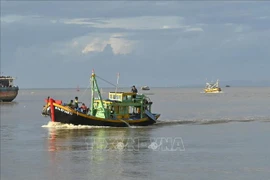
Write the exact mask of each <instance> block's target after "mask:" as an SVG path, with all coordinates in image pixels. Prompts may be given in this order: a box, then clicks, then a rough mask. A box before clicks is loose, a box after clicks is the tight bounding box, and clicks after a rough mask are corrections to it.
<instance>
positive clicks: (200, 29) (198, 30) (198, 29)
mask: <svg viewBox="0 0 270 180" xmlns="http://www.w3.org/2000/svg"><path fill="white" fill-rule="evenodd" d="M185 32H203V29H202V28H200V27H199V28H198V27H194V28H187V29H186V30H185Z"/></svg>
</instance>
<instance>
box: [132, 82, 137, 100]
mask: <svg viewBox="0 0 270 180" xmlns="http://www.w3.org/2000/svg"><path fill="white" fill-rule="evenodd" d="M131 92H133V93H136V94H137V93H138V90H137V88H136V87H135V86H134V85H133V86H132V88H131ZM136 94H134V95H132V98H133V99H134V101H135V98H136Z"/></svg>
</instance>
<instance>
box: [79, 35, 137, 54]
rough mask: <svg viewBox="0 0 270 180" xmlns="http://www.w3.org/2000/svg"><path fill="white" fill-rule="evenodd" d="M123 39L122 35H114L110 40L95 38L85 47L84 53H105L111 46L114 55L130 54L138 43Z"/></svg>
mask: <svg viewBox="0 0 270 180" xmlns="http://www.w3.org/2000/svg"><path fill="white" fill-rule="evenodd" d="M123 37H124V36H123V35H122V34H113V35H112V36H111V37H110V38H109V39H108V40H103V39H100V38H95V39H93V40H92V41H91V42H90V43H89V44H87V45H86V46H85V47H84V49H83V50H82V53H83V54H88V53H91V52H103V51H104V49H105V47H106V46H107V45H108V44H110V45H111V47H112V51H113V53H114V54H129V53H131V52H132V49H133V46H134V44H135V43H136V42H135V41H130V40H126V39H124V38H123Z"/></svg>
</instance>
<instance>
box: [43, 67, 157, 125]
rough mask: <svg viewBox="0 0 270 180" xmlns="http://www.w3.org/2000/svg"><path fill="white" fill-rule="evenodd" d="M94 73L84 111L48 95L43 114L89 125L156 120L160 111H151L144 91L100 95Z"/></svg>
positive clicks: (134, 123)
mask: <svg viewBox="0 0 270 180" xmlns="http://www.w3.org/2000/svg"><path fill="white" fill-rule="evenodd" d="M96 77H97V76H96V74H95V73H94V71H93V72H92V75H91V78H90V82H91V102H90V106H89V107H90V108H89V109H88V110H87V111H86V112H82V111H81V110H80V109H74V108H73V107H70V106H67V105H65V104H63V103H62V100H54V99H53V98H48V99H46V100H45V103H46V105H45V106H44V107H43V110H42V115H43V116H49V117H50V118H51V121H53V122H61V123H67V124H74V125H90V126H112V127H126V126H149V125H152V124H155V123H156V122H157V119H158V118H159V116H160V114H158V113H152V104H153V102H152V101H151V100H150V98H149V97H147V96H146V95H144V94H137V93H132V92H118V91H115V92H109V95H108V98H106V99H103V97H102V96H101V93H100V89H99V87H98V83H97V79H96Z"/></svg>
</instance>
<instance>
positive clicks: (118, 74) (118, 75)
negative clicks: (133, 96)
mask: <svg viewBox="0 0 270 180" xmlns="http://www.w3.org/2000/svg"><path fill="white" fill-rule="evenodd" d="M119 77H120V73H117V80H116V87H115V93H116V92H117V87H118V81H119Z"/></svg>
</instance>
